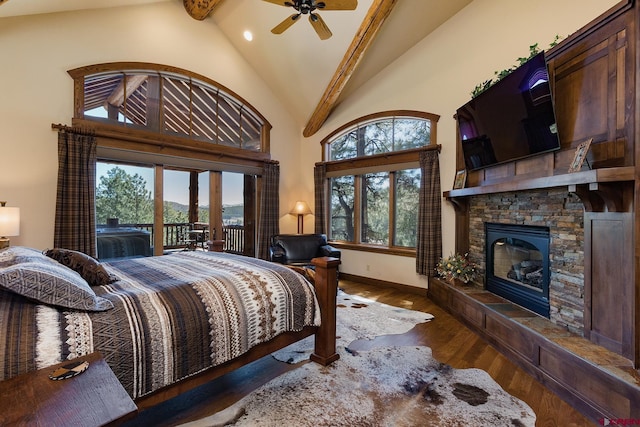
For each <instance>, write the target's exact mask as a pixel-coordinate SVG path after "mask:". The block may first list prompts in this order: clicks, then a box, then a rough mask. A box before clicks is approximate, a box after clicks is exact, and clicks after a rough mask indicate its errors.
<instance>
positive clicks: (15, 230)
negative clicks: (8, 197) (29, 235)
mask: <svg viewBox="0 0 640 427" xmlns="http://www.w3.org/2000/svg"><path fill="white" fill-rule="evenodd" d="M5 204H6V202H0V249H3V248H8V247H9V245H10V242H9V239H7V236H17V235H19V234H20V208H8V207H6V206H5Z"/></svg>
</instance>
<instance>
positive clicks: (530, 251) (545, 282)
mask: <svg viewBox="0 0 640 427" xmlns="http://www.w3.org/2000/svg"><path fill="white" fill-rule="evenodd" d="M485 236H486V240H485V241H486V250H485V254H486V265H487V268H486V287H487V290H488V291H490V292H493V293H494V294H496V295H500V296H501V297H503V298H506V299H508V300H509V301H512V302H514V303H516V304H518V305H521V306H522V307H525V308H527V309H529V310H531V311H533V312H535V313H538V314H540V315H541V316H544V317H547V318H548V317H549V278H550V272H549V228H548V227H541V226H531V225H519V224H498V223H485Z"/></svg>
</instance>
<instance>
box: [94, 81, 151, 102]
mask: <svg viewBox="0 0 640 427" xmlns="http://www.w3.org/2000/svg"><path fill="white" fill-rule="evenodd" d="M148 78H149V76H147V75H146V74H134V75H127V76H126V77H125V79H124V80H125V81H126V85H125V82H120V84H119V85H118V87H116V88H115V89H114V90H113V92H112V93H111V95H109V97H108V98H107V100H106V103H107V104H109V105H111V106H114V107H120V106H121V105H122V104H124V99H125V94H126V97H127V98H129V97H130V96H131V95H133V93H134V92H135V91H136V90H138V88H139V87H140V86H141V85H142V84H143V83H144V82H145V81H147V79H148ZM105 107H106V106H105Z"/></svg>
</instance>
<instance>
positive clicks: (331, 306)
mask: <svg viewBox="0 0 640 427" xmlns="http://www.w3.org/2000/svg"><path fill="white" fill-rule="evenodd" d="M311 263H312V264H313V265H314V266H315V268H316V277H315V288H316V295H317V297H318V303H319V304H320V315H321V317H322V324H321V325H320V328H319V329H318V332H316V338H315V349H314V351H313V353H312V354H311V356H310V358H311V360H313V361H314V362H316V363H319V364H321V365H323V366H327V365H328V364H330V363H331V362H334V361H336V360H338V359H339V358H340V355H339V354H338V353H337V352H336V298H337V296H338V265H340V260H339V259H338V258H331V257H322V258H314V259H312V260H311Z"/></svg>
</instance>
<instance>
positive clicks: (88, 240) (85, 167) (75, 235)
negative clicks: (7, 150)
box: [53, 130, 97, 257]
mask: <svg viewBox="0 0 640 427" xmlns="http://www.w3.org/2000/svg"><path fill="white" fill-rule="evenodd" d="M96 145H97V144H96V138H95V137H94V136H93V135H87V134H86V133H82V132H78V133H76V132H73V131H69V130H61V131H59V132H58V190H57V198H56V217H55V227H54V234H53V245H54V247H57V248H67V249H73V250H76V251H80V252H84V253H86V254H87V255H91V256H93V257H96V256H97V250H96V216H95V190H96Z"/></svg>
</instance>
